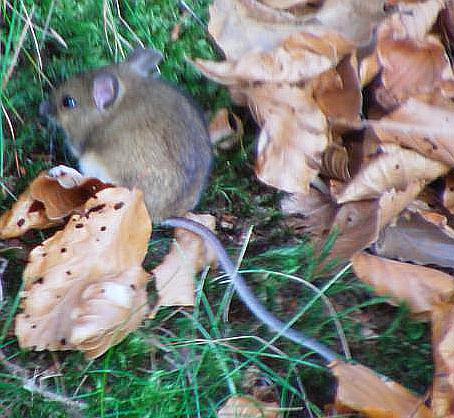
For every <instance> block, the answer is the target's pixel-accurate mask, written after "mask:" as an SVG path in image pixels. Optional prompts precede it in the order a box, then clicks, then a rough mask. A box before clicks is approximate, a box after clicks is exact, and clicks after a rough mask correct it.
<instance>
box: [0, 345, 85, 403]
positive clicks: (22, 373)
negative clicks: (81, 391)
mask: <svg viewBox="0 0 454 418" xmlns="http://www.w3.org/2000/svg"><path fill="white" fill-rule="evenodd" d="M0 364H1V365H2V366H3V367H4V368H5V369H6V370H7V371H8V372H9V373H10V374H12V375H13V376H14V377H16V378H17V379H19V380H20V381H21V383H22V387H23V388H24V389H25V390H28V391H29V392H32V393H34V394H38V395H41V396H42V397H43V398H46V399H47V400H49V401H53V402H59V403H61V404H63V405H64V406H65V407H66V408H68V409H69V410H72V411H73V412H75V411H79V410H81V409H84V408H86V406H87V405H86V404H85V403H83V402H79V401H73V400H72V399H69V398H67V397H66V396H63V395H59V394H57V393H54V392H51V391H49V390H47V389H43V388H41V387H39V386H38V385H36V383H35V380H34V379H31V378H29V377H28V373H27V371H26V370H25V369H23V368H22V367H19V366H17V365H16V364H14V363H11V362H10V361H9V360H8V359H7V358H6V356H5V354H4V353H3V351H2V350H1V349H0Z"/></svg>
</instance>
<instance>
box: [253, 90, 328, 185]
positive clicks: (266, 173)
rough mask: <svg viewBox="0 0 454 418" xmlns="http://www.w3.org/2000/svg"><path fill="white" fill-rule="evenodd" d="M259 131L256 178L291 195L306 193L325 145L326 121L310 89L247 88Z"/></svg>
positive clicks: (326, 134)
mask: <svg viewBox="0 0 454 418" xmlns="http://www.w3.org/2000/svg"><path fill="white" fill-rule="evenodd" d="M247 94H248V97H249V100H250V107H251V110H252V112H253V114H254V115H255V118H256V119H257V121H258V123H259V125H261V127H262V130H261V133H260V136H259V138H258V144H257V162H256V174H257V177H258V178H259V179H260V180H261V181H263V182H264V183H266V184H269V185H271V186H274V187H276V188H278V189H281V190H285V191H287V192H290V193H307V192H308V191H309V185H310V182H311V181H312V180H313V179H314V178H315V177H316V176H317V173H318V167H319V166H320V163H321V156H322V152H323V151H324V149H325V147H326V145H327V143H328V132H327V123H326V118H325V116H324V115H323V113H322V112H321V111H320V109H319V108H318V107H317V105H316V103H315V102H314V100H313V98H312V94H311V92H310V91H309V90H304V89H302V88H299V87H296V86H289V85H283V86H280V87H279V86H258V87H250V88H248V89H247Z"/></svg>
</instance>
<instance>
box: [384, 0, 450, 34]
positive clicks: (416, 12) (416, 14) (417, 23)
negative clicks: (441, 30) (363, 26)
mask: <svg viewBox="0 0 454 418" xmlns="http://www.w3.org/2000/svg"><path fill="white" fill-rule="evenodd" d="M444 5H445V3H444V1H443V0H426V1H421V2H414V3H408V2H399V3H398V5H397V6H398V13H393V14H392V15H391V16H390V18H389V19H386V20H385V21H384V22H383V24H382V25H381V27H380V29H379V33H380V36H382V37H388V36H389V37H392V38H394V39H396V40H398V39H414V40H417V41H421V40H423V39H424V38H425V36H426V35H427V33H428V32H429V30H430V29H431V27H432V26H433V25H434V23H435V20H436V19H437V16H438V14H439V13H440V10H441V9H442V8H443V7H444Z"/></svg>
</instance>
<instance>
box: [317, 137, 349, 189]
mask: <svg viewBox="0 0 454 418" xmlns="http://www.w3.org/2000/svg"><path fill="white" fill-rule="evenodd" d="M348 164H349V158H348V153H347V150H346V149H345V147H342V146H340V145H337V144H332V145H329V146H328V147H327V148H326V150H325V152H324V153H323V158H322V166H321V167H320V172H321V174H323V175H325V176H328V177H330V178H331V179H334V180H340V181H342V182H345V181H349V180H351V176H350V170H349V168H348Z"/></svg>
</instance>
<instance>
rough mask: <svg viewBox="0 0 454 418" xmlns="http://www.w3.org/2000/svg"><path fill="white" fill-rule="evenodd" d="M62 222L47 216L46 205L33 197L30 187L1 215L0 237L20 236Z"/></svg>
mask: <svg viewBox="0 0 454 418" xmlns="http://www.w3.org/2000/svg"><path fill="white" fill-rule="evenodd" d="M61 223H62V221H61V220H58V219H56V220H50V219H49V218H48V217H47V216H46V210H45V207H44V205H43V204H42V203H40V202H37V201H36V200H35V199H33V197H32V196H31V194H30V190H29V189H28V190H26V191H25V192H24V193H22V194H21V195H20V196H19V199H18V200H17V202H15V203H14V204H13V206H12V208H11V209H9V210H7V211H6V212H5V213H3V214H2V216H1V217H0V239H9V238H16V237H20V236H21V235H23V234H25V233H26V232H27V231H29V230H30V229H46V228H51V227H53V226H57V225H60V224H61Z"/></svg>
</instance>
